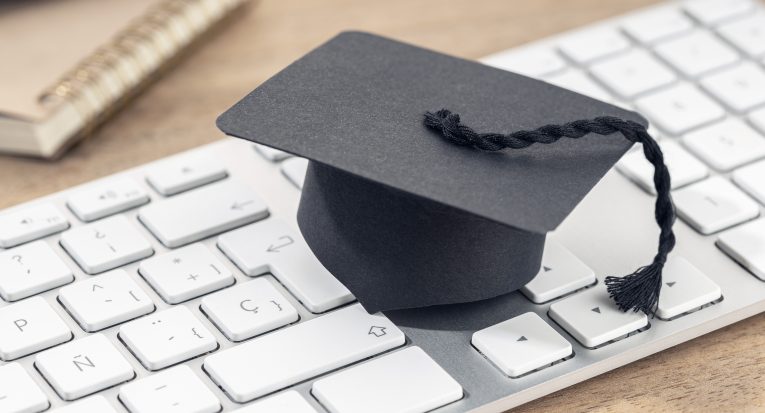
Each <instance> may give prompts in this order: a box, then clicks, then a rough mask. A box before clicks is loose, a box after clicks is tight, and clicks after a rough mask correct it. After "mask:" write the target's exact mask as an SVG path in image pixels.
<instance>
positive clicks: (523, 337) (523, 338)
mask: <svg viewBox="0 0 765 413" xmlns="http://www.w3.org/2000/svg"><path fill="white" fill-rule="evenodd" d="M515 341H529V339H527V338H526V336H521V338H519V339H518V340H515Z"/></svg>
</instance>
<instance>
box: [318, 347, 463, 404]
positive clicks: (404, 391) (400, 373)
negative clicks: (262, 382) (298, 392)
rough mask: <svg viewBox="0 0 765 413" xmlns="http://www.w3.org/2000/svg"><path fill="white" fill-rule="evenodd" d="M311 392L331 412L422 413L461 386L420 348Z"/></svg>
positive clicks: (458, 394)
mask: <svg viewBox="0 0 765 413" xmlns="http://www.w3.org/2000/svg"><path fill="white" fill-rule="evenodd" d="M311 393H313V395H314V396H315V397H316V398H317V399H318V400H319V401H320V402H321V404H322V405H323V406H324V407H326V408H327V410H329V411H330V412H332V413H356V412H366V413H389V412H409V413H424V412H429V411H431V410H434V409H437V408H439V407H441V406H445V405H447V404H449V403H452V402H455V401H457V400H459V399H461V398H462V395H463V392H462V386H460V384H459V383H457V382H456V381H455V380H454V379H453V378H452V377H451V376H450V375H449V373H447V372H446V371H445V370H444V369H443V368H441V366H439V365H438V364H437V363H436V362H435V361H433V359H431V358H430V356H428V355H427V354H426V353H425V352H424V351H422V349H421V348H419V347H409V348H407V349H404V350H401V351H397V352H395V353H393V354H388V355H386V356H382V357H380V358H377V359H374V360H372V361H370V362H367V363H364V364H361V365H360V366H356V367H351V368H349V369H348V370H344V371H341V372H340V373H335V374H333V375H331V376H329V377H326V378H323V379H321V380H319V381H317V382H316V383H314V384H313V388H312V390H311ZM370 400H374V403H370Z"/></svg>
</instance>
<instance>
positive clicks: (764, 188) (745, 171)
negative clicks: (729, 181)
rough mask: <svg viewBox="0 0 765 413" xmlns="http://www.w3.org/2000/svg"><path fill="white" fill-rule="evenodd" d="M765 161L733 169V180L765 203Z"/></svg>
mask: <svg viewBox="0 0 765 413" xmlns="http://www.w3.org/2000/svg"><path fill="white" fill-rule="evenodd" d="M763 177H765V161H760V162H757V163H755V164H752V165H748V166H745V167H743V168H739V169H736V170H735V171H733V175H732V178H733V182H735V183H736V185H738V186H739V187H741V188H742V189H743V190H744V191H746V192H747V193H748V194H749V195H751V196H752V197H754V198H755V199H757V200H758V201H760V203H762V204H765V179H763Z"/></svg>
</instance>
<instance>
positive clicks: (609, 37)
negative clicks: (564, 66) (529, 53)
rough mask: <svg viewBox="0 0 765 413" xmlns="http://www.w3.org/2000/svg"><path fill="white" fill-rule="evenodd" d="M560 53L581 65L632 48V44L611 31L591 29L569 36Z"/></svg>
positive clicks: (564, 39) (562, 44)
mask: <svg viewBox="0 0 765 413" xmlns="http://www.w3.org/2000/svg"><path fill="white" fill-rule="evenodd" d="M558 47H559V48H560V51H561V52H562V53H563V54H565V55H566V57H568V58H569V59H571V60H573V61H574V62H576V63H579V64H585V63H589V62H591V61H593V60H595V59H599V58H602V57H605V56H608V55H612V54H614V53H618V52H622V51H625V50H627V49H628V48H629V47H630V42H629V40H627V38H626V37H624V36H623V35H621V34H620V33H619V32H617V31H615V30H611V29H589V30H586V31H582V32H578V33H575V34H571V35H568V36H566V37H564V38H563V40H562V41H561V42H560V44H559V45H558Z"/></svg>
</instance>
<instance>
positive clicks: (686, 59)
mask: <svg viewBox="0 0 765 413" xmlns="http://www.w3.org/2000/svg"><path fill="white" fill-rule="evenodd" d="M655 51H656V54H658V55H659V57H661V58H662V59H664V60H665V61H666V62H667V63H669V64H670V65H671V66H673V67H674V68H675V69H677V70H678V71H680V72H681V73H684V74H685V75H686V76H691V77H695V76H699V75H702V74H704V73H707V72H709V71H712V70H715V69H719V68H721V67H724V66H727V65H730V64H733V63H735V62H736V61H738V54H737V53H736V52H735V51H734V50H733V49H731V48H730V47H729V46H727V45H725V43H723V42H722V41H720V40H718V39H717V38H716V37H714V36H713V35H712V34H710V33H709V32H706V31H702V30H696V31H694V32H692V33H690V34H687V35H685V36H682V37H678V38H677V39H672V40H667V41H666V42H663V43H661V44H659V45H658V46H656V49H655Z"/></svg>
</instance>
